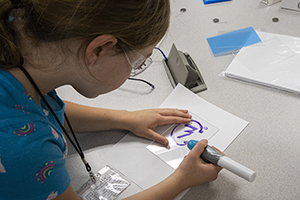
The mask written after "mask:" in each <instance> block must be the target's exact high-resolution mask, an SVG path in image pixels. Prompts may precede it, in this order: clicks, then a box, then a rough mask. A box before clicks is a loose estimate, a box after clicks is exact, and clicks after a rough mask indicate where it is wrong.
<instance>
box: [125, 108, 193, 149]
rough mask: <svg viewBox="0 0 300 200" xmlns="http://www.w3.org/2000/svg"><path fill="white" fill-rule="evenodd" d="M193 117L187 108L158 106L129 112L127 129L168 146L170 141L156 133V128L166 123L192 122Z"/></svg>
mask: <svg viewBox="0 0 300 200" xmlns="http://www.w3.org/2000/svg"><path fill="white" fill-rule="evenodd" d="M191 117H192V116H191V115H189V114H188V111H187V110H180V109H164V108H162V109H159V108H158V109H149V110H141V111H134V112H129V113H128V115H127V116H126V122H127V129H128V130H130V131H131V132H133V133H134V134H135V135H137V136H140V137H144V138H147V139H149V140H154V141H156V142H158V143H160V144H162V145H164V146H166V147H167V146H168V145H169V141H168V140H167V138H165V137H164V136H162V135H160V134H158V133H156V132H155V128H156V127H158V126H162V125H165V124H174V123H190V122H191Z"/></svg>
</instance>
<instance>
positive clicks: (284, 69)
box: [225, 31, 300, 94]
mask: <svg viewBox="0 0 300 200" xmlns="http://www.w3.org/2000/svg"><path fill="white" fill-rule="evenodd" d="M256 32H257V34H258V35H259V37H260V38H262V43H259V44H255V45H252V46H249V47H244V48H242V49H241V50H240V52H239V53H238V54H237V55H236V56H235V58H234V59H233V61H232V62H231V63H230V65H229V66H228V68H227V69H226V70H225V76H227V77H230V78H235V79H239V80H243V81H248V82H252V83H257V84H261V85H264V86H268V87H272V88H277V89H282V90H286V91H290V92H295V93H298V94H300V68H299V63H300V38H297V37H292V36H286V35H279V34H273V33H266V32H261V31H256Z"/></svg>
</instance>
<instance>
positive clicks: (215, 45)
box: [206, 27, 261, 55]
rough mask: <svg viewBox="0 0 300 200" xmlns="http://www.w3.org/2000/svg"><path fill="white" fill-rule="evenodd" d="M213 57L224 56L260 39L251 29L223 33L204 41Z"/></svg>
mask: <svg viewBox="0 0 300 200" xmlns="http://www.w3.org/2000/svg"><path fill="white" fill-rule="evenodd" d="M206 40H207V42H208V44H209V46H210V48H211V50H212V53H213V54H214V55H219V54H224V53H227V52H232V51H236V50H239V49H241V48H243V47H245V46H249V45H252V44H255V43H258V42H261V39H260V38H259V36H258V35H257V34H256V32H255V30H254V29H253V28H252V27H248V28H244V29H240V30H236V31H232V32H229V33H224V34H221V35H218V36H214V37H210V38H207V39H206Z"/></svg>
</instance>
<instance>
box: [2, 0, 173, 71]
mask: <svg viewBox="0 0 300 200" xmlns="http://www.w3.org/2000/svg"><path fill="white" fill-rule="evenodd" d="M20 8H21V9H22V10H23V11H24V14H23V16H22V18H23V19H24V22H25V23H24V24H23V31H24V33H25V34H26V36H28V37H30V38H31V39H32V40H33V41H35V42H37V44H38V42H59V41H62V40H66V39H74V38H75V39H83V41H85V42H84V43H83V45H82V47H83V48H86V46H87V44H89V43H90V42H91V41H92V40H93V39H94V38H96V37H97V36H99V35H103V34H111V35H114V36H115V37H116V38H117V39H118V40H119V41H121V42H122V44H124V45H126V46H127V47H128V48H129V49H142V48H145V47H147V46H149V45H151V44H154V43H155V42H158V41H159V40H160V39H161V38H162V37H163V36H164V34H165V33H166V31H167V29H168V26H169V18H170V3H169V0H22V1H21V4H20ZM13 9H14V8H13V5H12V3H11V1H10V0H0V68H6V69H7V68H11V67H14V66H17V64H18V63H19V62H20V57H21V54H20V47H19V46H20V45H19V41H18V32H17V31H16V30H15V28H14V26H13V23H12V22H11V17H10V16H11V12H12V10H13Z"/></svg>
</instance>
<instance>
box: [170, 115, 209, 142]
mask: <svg viewBox="0 0 300 200" xmlns="http://www.w3.org/2000/svg"><path fill="white" fill-rule="evenodd" d="M191 122H194V124H195V125H194V124H193V125H192V124H191V123H189V124H184V127H185V128H184V131H183V132H184V133H181V134H180V135H175V133H174V132H175V130H176V129H177V128H178V127H180V126H182V125H183V124H177V125H176V126H175V127H174V128H173V130H172V131H171V137H172V139H173V140H174V142H175V143H176V144H177V145H178V146H185V145H187V143H186V141H179V139H182V138H184V137H188V136H190V135H192V134H197V133H199V134H202V133H203V131H204V130H208V128H207V127H203V125H202V124H201V123H200V122H198V121H196V120H191Z"/></svg>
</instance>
